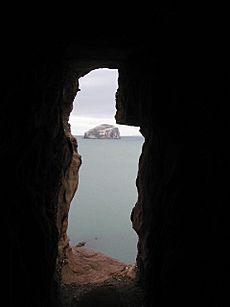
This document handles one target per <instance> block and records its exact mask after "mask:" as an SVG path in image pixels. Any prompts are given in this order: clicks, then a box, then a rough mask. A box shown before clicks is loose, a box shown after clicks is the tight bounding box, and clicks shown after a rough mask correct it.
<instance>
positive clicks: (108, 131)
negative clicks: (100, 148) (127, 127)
mask: <svg viewBox="0 0 230 307" xmlns="http://www.w3.org/2000/svg"><path fill="white" fill-rule="evenodd" d="M84 139H120V131H119V129H118V128H117V127H115V126H113V125H109V124H102V125H99V126H96V127H94V128H92V129H90V130H88V131H86V132H85V133H84Z"/></svg>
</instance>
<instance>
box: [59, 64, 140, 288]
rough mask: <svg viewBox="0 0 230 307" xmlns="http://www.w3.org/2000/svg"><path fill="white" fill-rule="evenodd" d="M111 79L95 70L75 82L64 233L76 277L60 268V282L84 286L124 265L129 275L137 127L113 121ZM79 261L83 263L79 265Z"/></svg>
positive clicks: (111, 75)
mask: <svg viewBox="0 0 230 307" xmlns="http://www.w3.org/2000/svg"><path fill="white" fill-rule="evenodd" d="M117 79H118V72H117V70H115V69H97V70H94V71H91V72H90V73H89V74H87V75H86V76H84V77H83V78H80V79H79V88H80V91H79V92H78V94H77V95H76V97H75V101H74V107H73V110H72V113H71V115H70V119H69V123H70V125H71V133H72V135H73V136H75V137H76V139H77V144H78V152H79V154H80V155H81V160H82V165H81V167H80V170H79V183H78V188H77V191H76V193H75V196H74V198H73V200H72V202H71V205H70V211H69V217H68V231H67V235H68V238H69V245H70V249H71V251H72V252H71V255H70V257H69V263H70V262H74V257H76V258H77V263H76V267H74V271H75V272H77V273H76V274H75V277H74V276H72V274H71V273H70V271H71V270H64V274H63V279H64V281H67V280H69V281H70V282H74V281H80V282H82V283H84V282H90V281H92V274H93V276H94V277H93V278H95V279H96V280H97V281H103V280H104V279H106V278H107V277H108V274H111V273H116V272H120V271H122V270H123V269H124V265H125V266H126V268H127V270H129V269H130V275H132V274H135V273H134V272H135V270H133V268H134V267H135V262H136V255H137V240H138V238H137V234H136V232H135V231H134V229H133V228H132V223H131V220H130V215H131V211H132V208H133V207H134V205H135V203H136V201H137V189H136V184H135V181H136V177H137V170H138V159H139V156H140V153H141V147H142V143H143V137H142V136H141V134H140V132H139V128H138V127H129V126H124V125H117V124H116V122H115V119H114V116H115V113H116V109H115V93H116V90H117V87H118V85H117ZM92 129H93V130H92ZM87 133H88V134H87ZM83 259H87V261H86V262H84V263H81V262H80V261H82V260H83ZM89 259H92V263H91V264H90V263H89ZM103 264H104V265H105V264H107V265H106V270H105V268H103V267H101V272H98V270H99V271H100V269H99V267H100V266H103ZM73 265H74V264H73ZM89 266H90V270H91V271H92V274H91V276H90V275H88V276H86V277H85V279H84V277H83V275H84V274H83V272H82V270H85V271H87V270H88V271H89ZM93 266H94V268H92V267H93ZM103 270H104V272H103ZM72 271H73V270H72ZM72 271H71V272H72ZM96 271H97V272H96ZM106 274H107V275H106ZM70 275H71V276H70Z"/></svg>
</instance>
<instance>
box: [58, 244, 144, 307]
mask: <svg viewBox="0 0 230 307" xmlns="http://www.w3.org/2000/svg"><path fill="white" fill-rule="evenodd" d="M67 255H68V258H67V259H66V260H65V263H64V265H63V269H62V283H63V284H62V296H63V305H64V307H74V306H78V307H81V306H82V307H88V306H89V307H92V306H94V307H97V306H98V307H103V306H111V307H112V306H118V307H119V306H121V307H122V306H124V307H128V306H130V307H135V306H136V307H140V306H141V302H142V300H143V294H142V291H141V290H140V289H139V288H138V287H137V285H136V280H135V275H136V274H135V270H136V268H135V265H126V264H124V263H122V262H120V261H118V260H116V259H113V258H111V257H109V256H106V255H104V254H102V253H99V252H96V251H94V250H91V249H88V248H85V247H72V248H69V250H68V253H67Z"/></svg>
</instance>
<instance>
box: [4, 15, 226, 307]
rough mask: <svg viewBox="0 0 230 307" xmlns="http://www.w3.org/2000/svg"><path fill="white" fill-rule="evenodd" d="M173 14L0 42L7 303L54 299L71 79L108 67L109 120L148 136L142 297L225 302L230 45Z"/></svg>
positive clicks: (141, 214)
mask: <svg viewBox="0 0 230 307" xmlns="http://www.w3.org/2000/svg"><path fill="white" fill-rule="evenodd" d="M179 16H180V15H179V14H177V11H174V12H173V13H172V12H170V11H169V10H166V11H165V12H164V14H163V13H162V11H161V14H157V13H156V14H155V15H153V17H152V18H153V21H154V22H153V24H154V27H153V28H151V27H149V28H143V29H141V30H139V31H138V32H136V31H135V30H136V29H137V27H134V29H133V30H132V27H131V26H129V30H128V31H126V28H125V26H124V25H123V24H122V23H121V24H120V27H119V31H118V28H117V33H116V31H111V32H110V33H102V32H101V33H100V34H97V33H98V32H96V29H92V31H91V33H90V35H88V34H89V33H87V35H84V33H83V34H81V35H78V34H77V32H76V33H75V30H74V29H73V28H72V29H71V30H69V32H68V34H69V35H66V36H62V35H60V36H59V35H58V33H56V35H55V36H53V37H52V38H50V39H48V38H47V37H45V36H43V35H40V36H37V38H36V42H35V41H34V40H32V39H31V40H29V39H28V38H26V39H25V41H24V40H21V41H20V38H17V39H18V43H20V46H19V45H17V48H16V47H14V50H13V51H12V50H11V52H9V53H8V52H6V53H7V54H6V56H5V57H4V59H7V60H6V61H5V63H4V64H5V67H4V70H3V72H2V73H3V77H4V83H5V87H4V92H3V101H2V104H1V124H2V129H1V132H2V136H1V161H2V170H3V174H2V177H3V178H2V189H3V190H2V191H3V192H2V195H4V202H3V208H6V209H7V210H6V211H7V215H6V221H7V225H6V229H7V244H6V245H7V263H8V264H9V265H8V270H7V281H8V282H7V287H8V292H7V301H8V305H7V306H31V307H43V306H44V307H54V306H60V302H59V278H58V270H57V269H56V268H57V262H58V261H59V260H60V259H61V257H62V252H63V248H64V247H63V246H64V245H63V246H62V245H61V244H60V242H62V243H63V241H64V239H65V235H66V229H65V226H66V224H65V222H66V218H67V216H68V204H69V199H71V197H72V194H71V193H74V192H75V191H76V189H77V177H78V172H77V171H78V168H79V167H80V158H79V156H78V153H77V149H76V144H75V143H74V140H73V139H72V137H71V134H70V131H69V127H68V125H67V119H68V116H69V114H70V112H71V109H72V103H73V99H74V97H75V95H76V93H77V90H78V83H77V80H78V78H79V77H81V76H84V75H85V74H86V73H88V72H89V71H91V70H92V69H96V68H105V67H106V68H115V69H118V72H119V80H118V85H119V88H118V94H117V100H116V107H117V113H116V121H117V123H119V124H126V125H136V126H140V128H141V133H142V135H143V136H144V138H145V143H144V146H143V151H142V154H141V157H140V161H139V171H138V176H137V188H138V201H137V203H136V205H135V207H134V209H133V212H132V222H133V227H134V229H135V230H136V232H137V234H138V237H139V242H138V255H137V267H138V274H137V278H138V281H139V284H140V285H141V287H142V288H143V289H144V291H145V293H146V301H145V305H144V306H146V307H149V306H167V305H168V304H175V305H177V306H190V305H191V306H198V305H200V306H227V305H228V303H227V302H229V275H228V267H229V259H230V258H229V252H228V247H227V246H228V243H229V242H228V228H229V221H228V214H227V212H228V206H229V205H228V203H227V201H226V198H227V193H228V187H227V180H226V178H227V164H228V160H227V159H228V158H227V147H228V146H227V143H228V142H227V140H228V136H227V121H228V119H227V113H228V112H227V106H226V105H227V102H228V103H229V97H228V87H229V83H228V82H229V80H228V73H229V67H228V57H229V54H228V53H227V49H226V46H224V43H223V42H225V40H226V37H225V39H223V40H222V36H223V37H224V32H222V35H218V39H217V42H216V41H215V43H218V50H216V49H215V50H214V48H213V41H214V39H215V38H216V37H214V36H213V32H212V31H211V30H210V32H211V33H209V32H208V31H207V29H206V25H205V26H203V27H202V25H203V23H202V24H199V26H198V25H197V23H196V27H195V26H188V24H186V23H184V24H183V27H181V23H180V22H179V21H180V17H179ZM166 17H167V18H166ZM184 19H186V18H183V21H184ZM207 22H208V21H207ZM149 23H150V22H149ZM210 29H211V27H210ZM71 31H72V32H71ZM72 33H73V34H72ZM121 33H122V34H121ZM185 33H186V35H184V34H185ZM204 33H205V36H204V35H203V34H204ZM70 34H72V35H70ZM74 34H76V35H74ZM15 35H16V34H15ZM5 46H8V45H7V44H5ZM9 46H10V45H9ZM6 51H7V50H6ZM71 171H72V173H71ZM74 178H75V179H74ZM71 180H72V181H71ZM6 191H7V192H6ZM68 193H69V194H68ZM4 216H5V214H4ZM4 219H5V217H4ZM63 238H64V239H63ZM60 246H61V247H60Z"/></svg>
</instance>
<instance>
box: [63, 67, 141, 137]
mask: <svg viewBox="0 0 230 307" xmlns="http://www.w3.org/2000/svg"><path fill="white" fill-rule="evenodd" d="M117 79H118V71H117V70H116V69H107V68H103V69H96V70H93V71H91V72H90V73H88V74H87V75H85V76H84V77H82V78H80V79H79V88H80V91H79V92H78V93H77V95H76V97H75V99H74V105H73V111H72V112H71V114H70V118H69V123H70V125H71V132H72V134H73V135H84V133H85V132H86V131H87V130H89V129H91V128H93V127H95V126H97V125H100V124H112V125H114V126H116V127H118V128H119V131H120V134H121V137H122V136H136V135H139V136H140V135H141V134H140V132H139V127H131V126H125V125H117V124H116V121H115V118H114V116H115V114H116V108H115V93H116V90H117V88H118V83H117Z"/></svg>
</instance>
